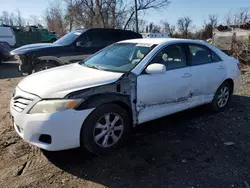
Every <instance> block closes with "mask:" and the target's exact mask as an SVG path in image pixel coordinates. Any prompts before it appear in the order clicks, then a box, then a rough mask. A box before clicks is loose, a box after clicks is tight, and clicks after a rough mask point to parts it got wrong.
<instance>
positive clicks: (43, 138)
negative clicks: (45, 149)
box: [39, 134, 51, 144]
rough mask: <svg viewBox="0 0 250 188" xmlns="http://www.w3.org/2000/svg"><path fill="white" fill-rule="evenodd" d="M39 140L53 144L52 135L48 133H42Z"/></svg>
mask: <svg viewBox="0 0 250 188" xmlns="http://www.w3.org/2000/svg"><path fill="white" fill-rule="evenodd" d="M39 141H40V142H44V143H46V144H51V136H50V135H48V134H42V135H41V136H40V137H39Z"/></svg>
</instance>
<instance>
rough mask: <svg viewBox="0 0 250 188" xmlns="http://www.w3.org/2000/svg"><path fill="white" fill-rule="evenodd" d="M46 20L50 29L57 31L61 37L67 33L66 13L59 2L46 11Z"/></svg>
mask: <svg viewBox="0 0 250 188" xmlns="http://www.w3.org/2000/svg"><path fill="white" fill-rule="evenodd" d="M45 21H46V23H47V27H48V29H49V30H50V31H55V32H56V33H57V34H58V36H59V37H62V36H63V35H65V34H66V23H65V21H64V15H63V12H62V10H61V8H60V5H58V4H54V5H53V4H51V5H50V6H49V7H48V8H47V10H46V13H45Z"/></svg>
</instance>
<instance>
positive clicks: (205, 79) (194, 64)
mask: <svg viewBox="0 0 250 188" xmlns="http://www.w3.org/2000/svg"><path fill="white" fill-rule="evenodd" d="M186 49H187V57H188V58H187V59H188V64H189V65H190V66H191V72H192V81H191V84H192V86H191V88H192V90H191V92H192V95H193V97H192V102H191V107H193V106H197V105H200V104H203V103H208V102H211V101H212V99H213V95H214V93H215V92H216V90H217V89H218V87H219V86H220V84H221V83H222V82H223V81H224V80H225V78H226V74H227V73H226V66H225V65H224V62H223V61H222V59H221V58H220V57H219V56H218V55H217V54H216V53H215V52H213V51H212V50H211V49H209V48H208V47H206V46H204V45H200V44H187V46H186Z"/></svg>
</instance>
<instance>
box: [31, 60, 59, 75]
mask: <svg viewBox="0 0 250 188" xmlns="http://www.w3.org/2000/svg"><path fill="white" fill-rule="evenodd" d="M53 67H57V65H56V64H55V63H53V62H49V61H48V62H42V63H38V64H37V65H35V67H34V68H33V71H32V73H35V72H40V71H43V70H47V69H51V68H53Z"/></svg>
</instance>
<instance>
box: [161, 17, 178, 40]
mask: <svg viewBox="0 0 250 188" xmlns="http://www.w3.org/2000/svg"><path fill="white" fill-rule="evenodd" d="M161 24H162V31H163V32H165V33H168V34H169V35H170V36H173V34H174V31H175V26H174V25H170V24H169V23H168V22H167V21H161Z"/></svg>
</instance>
